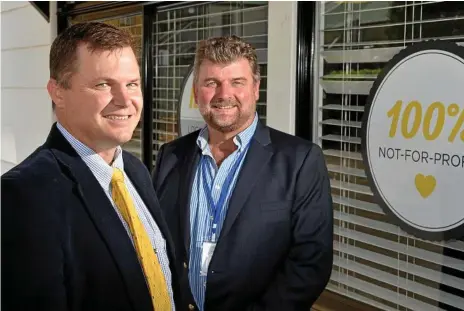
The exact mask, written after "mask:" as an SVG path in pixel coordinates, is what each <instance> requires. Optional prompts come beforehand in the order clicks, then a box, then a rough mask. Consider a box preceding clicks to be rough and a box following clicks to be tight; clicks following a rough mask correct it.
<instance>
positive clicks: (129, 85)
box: [127, 82, 139, 88]
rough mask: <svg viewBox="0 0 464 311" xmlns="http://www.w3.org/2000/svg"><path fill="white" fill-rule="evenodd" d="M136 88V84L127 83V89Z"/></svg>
mask: <svg viewBox="0 0 464 311" xmlns="http://www.w3.org/2000/svg"><path fill="white" fill-rule="evenodd" d="M138 86H139V85H138V84H137V83H135V82H132V83H129V84H128V85H127V87H131V88H134V87H138Z"/></svg>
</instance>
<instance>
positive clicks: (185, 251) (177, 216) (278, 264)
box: [153, 123, 333, 311]
mask: <svg viewBox="0 0 464 311" xmlns="http://www.w3.org/2000/svg"><path fill="white" fill-rule="evenodd" d="M198 133H199V132H198V131H197V132H194V133H191V134H189V135H186V136H183V137H181V138H179V139H177V140H175V141H173V142H171V143H168V144H164V145H163V146H162V148H161V149H160V151H159V154H158V158H157V164H156V171H155V172H154V176H153V182H154V187H155V189H156V191H157V193H158V196H159V198H160V203H161V207H162V209H163V213H164V215H165V218H166V221H167V223H168V226H169V229H170V230H171V233H172V236H173V240H174V243H175V245H176V253H177V254H178V260H179V267H182V266H184V267H185V268H184V269H183V273H182V276H181V279H182V280H181V286H182V288H183V299H184V303H185V304H192V305H194V302H193V301H194V300H193V298H192V295H191V292H190V289H189V287H188V286H189V282H188V266H187V265H186V264H188V262H189V260H188V258H189V244H190V221H189V215H190V214H189V213H190V209H189V204H190V203H189V201H190V194H191V189H192V182H193V178H194V175H195V169H196V166H197V164H198V162H199V159H200V149H199V148H198V147H197V145H196V139H197V137H198ZM332 239H333V212H332V198H331V190H330V182H329V176H328V172H327V168H326V164H325V161H324V157H323V154H322V151H321V149H320V148H319V147H318V146H317V145H315V144H313V143H311V142H308V141H305V140H303V139H301V138H298V137H295V136H291V135H288V134H285V133H282V132H279V131H277V130H274V129H271V128H269V127H266V126H264V125H262V124H261V123H258V126H257V129H256V132H255V135H254V137H253V138H252V141H251V145H250V149H249V151H248V153H247V155H246V158H245V162H244V164H243V166H242V169H241V171H240V175H239V177H238V180H237V183H236V186H235V189H234V191H233V195H232V197H231V200H230V204H229V207H228V211H227V215H226V218H225V221H224V226H223V229H222V231H221V233H220V236H219V239H218V242H217V246H216V249H215V252H214V255H213V258H212V260H211V263H210V266H209V271H208V277H207V280H208V281H207V285H206V298H205V310H206V311H212V310H218V311H230V310H234V311H235V310H237V311H239V310H240V311H243V310H276V311H284V310H285V311H297V310H301V311H303V310H304V311H307V310H309V308H310V306H311V305H312V304H313V303H314V301H315V300H316V299H317V298H318V296H319V295H320V294H321V292H322V291H323V290H324V288H325V286H326V285H327V283H328V280H329V278H330V274H331V269H332V261H333V253H332V252H333V242H332ZM180 261H182V262H180ZM183 263H185V265H184V264H183Z"/></svg>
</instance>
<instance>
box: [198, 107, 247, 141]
mask: <svg viewBox="0 0 464 311" xmlns="http://www.w3.org/2000/svg"><path fill="white" fill-rule="evenodd" d="M211 105H213V106H216V107H225V106H230V105H232V106H235V107H236V108H235V109H236V112H235V113H234V115H233V117H231V118H227V119H226V120H222V118H221V117H220V116H217V115H216V114H215V113H214V112H213V111H212V110H210V111H209V112H206V113H202V114H203V118H204V119H205V122H206V123H207V124H208V125H209V126H210V127H212V128H213V129H215V130H216V131H219V132H221V133H230V132H234V131H236V130H238V129H239V128H240V127H241V126H242V125H243V124H245V123H246V122H247V120H248V117H249V116H248V115H246V114H243V113H242V110H241V109H240V108H241V104H240V103H238V102H237V101H235V100H228V101H216V102H212V103H211Z"/></svg>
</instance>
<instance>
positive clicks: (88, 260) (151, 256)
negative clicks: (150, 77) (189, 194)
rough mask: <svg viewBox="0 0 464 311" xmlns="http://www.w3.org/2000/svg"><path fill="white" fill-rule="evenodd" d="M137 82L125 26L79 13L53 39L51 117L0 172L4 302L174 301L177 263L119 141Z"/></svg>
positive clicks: (96, 305)
mask: <svg viewBox="0 0 464 311" xmlns="http://www.w3.org/2000/svg"><path fill="white" fill-rule="evenodd" d="M140 84H141V81H140V69H139V66H138V63H137V59H136V57H135V54H134V42H133V40H132V37H131V36H130V34H128V33H126V32H125V31H123V30H120V29H118V28H116V27H113V26H110V25H106V24H103V23H95V22H92V23H82V24H77V25H74V26H71V27H69V28H68V29H66V30H65V31H64V32H63V33H62V34H60V35H59V36H58V37H57V38H56V40H55V41H54V42H53V44H52V47H51V51H50V80H49V82H48V85H47V90H48V92H49V94H50V97H51V98H52V100H53V105H54V110H55V113H56V118H57V122H56V123H55V124H53V126H52V128H51V131H50V134H49V136H48V138H47V140H46V142H45V143H44V144H43V145H42V146H40V147H39V148H38V149H37V150H36V151H35V152H34V153H33V154H31V155H30V156H29V157H28V158H27V159H25V160H24V161H23V162H22V163H20V164H18V165H17V166H16V167H14V168H13V169H11V170H10V171H9V172H7V173H6V174H4V175H3V176H2V178H1V193H2V198H1V204H2V233H1V235H2V267H1V269H2V310H28V311H31V310H47V311H53V310H76V311H77V310H82V311H84V310H111V311H117V310H121V311H123V310H124V311H126V310H134V311H153V310H155V311H172V310H175V309H176V308H175V305H176V301H177V292H178V289H177V288H178V286H177V277H176V269H175V268H174V263H175V262H176V261H175V258H174V251H173V247H172V241H171V238H170V236H169V233H168V229H167V226H166V223H165V221H164V219H163V217H162V214H161V212H160V207H159V203H158V199H157V197H156V194H155V192H154V190H153V188H152V186H151V181H150V174H149V172H148V170H147V169H146V168H145V166H144V165H143V164H142V163H141V162H140V161H139V160H138V159H137V158H135V157H134V156H132V155H130V154H129V153H127V152H125V151H122V149H121V147H120V146H121V145H122V144H124V143H126V142H127V141H129V140H130V139H131V137H132V134H133V131H134V129H135V127H136V125H137V123H138V122H139V120H140V115H141V111H142V106H143V100H142V91H141V87H140ZM25 126H27V125H25Z"/></svg>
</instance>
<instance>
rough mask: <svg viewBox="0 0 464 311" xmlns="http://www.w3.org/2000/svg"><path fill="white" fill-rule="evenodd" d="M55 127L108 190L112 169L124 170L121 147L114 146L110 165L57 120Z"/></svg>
mask: <svg viewBox="0 0 464 311" xmlns="http://www.w3.org/2000/svg"><path fill="white" fill-rule="evenodd" d="M57 128H58V130H59V131H60V132H61V134H63V136H64V137H65V138H66V140H67V141H68V142H69V143H70V144H71V146H72V147H73V148H74V150H76V152H77V154H78V155H79V156H80V157H81V158H82V160H83V161H84V162H85V163H86V164H87V166H88V167H89V168H90V170H91V171H92V173H93V175H94V176H95V178H97V180H98V182H99V183H100V185H101V186H102V187H103V189H106V190H109V189H110V184H111V178H112V176H113V169H114V168H118V169H120V170H122V171H124V161H123V157H122V148H121V147H120V146H118V147H117V148H116V152H115V157H114V161H113V163H112V164H111V165H109V164H108V163H106V162H105V160H103V158H102V157H101V156H99V155H98V154H97V153H95V151H93V150H92V149H90V148H89V147H88V146H86V145H85V144H84V143H82V142H81V141H79V140H78V139H76V138H75V137H74V136H72V135H71V134H70V133H69V132H68V131H67V130H66V129H65V128H64V127H63V126H62V125H61V124H60V123H59V122H57Z"/></svg>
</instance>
